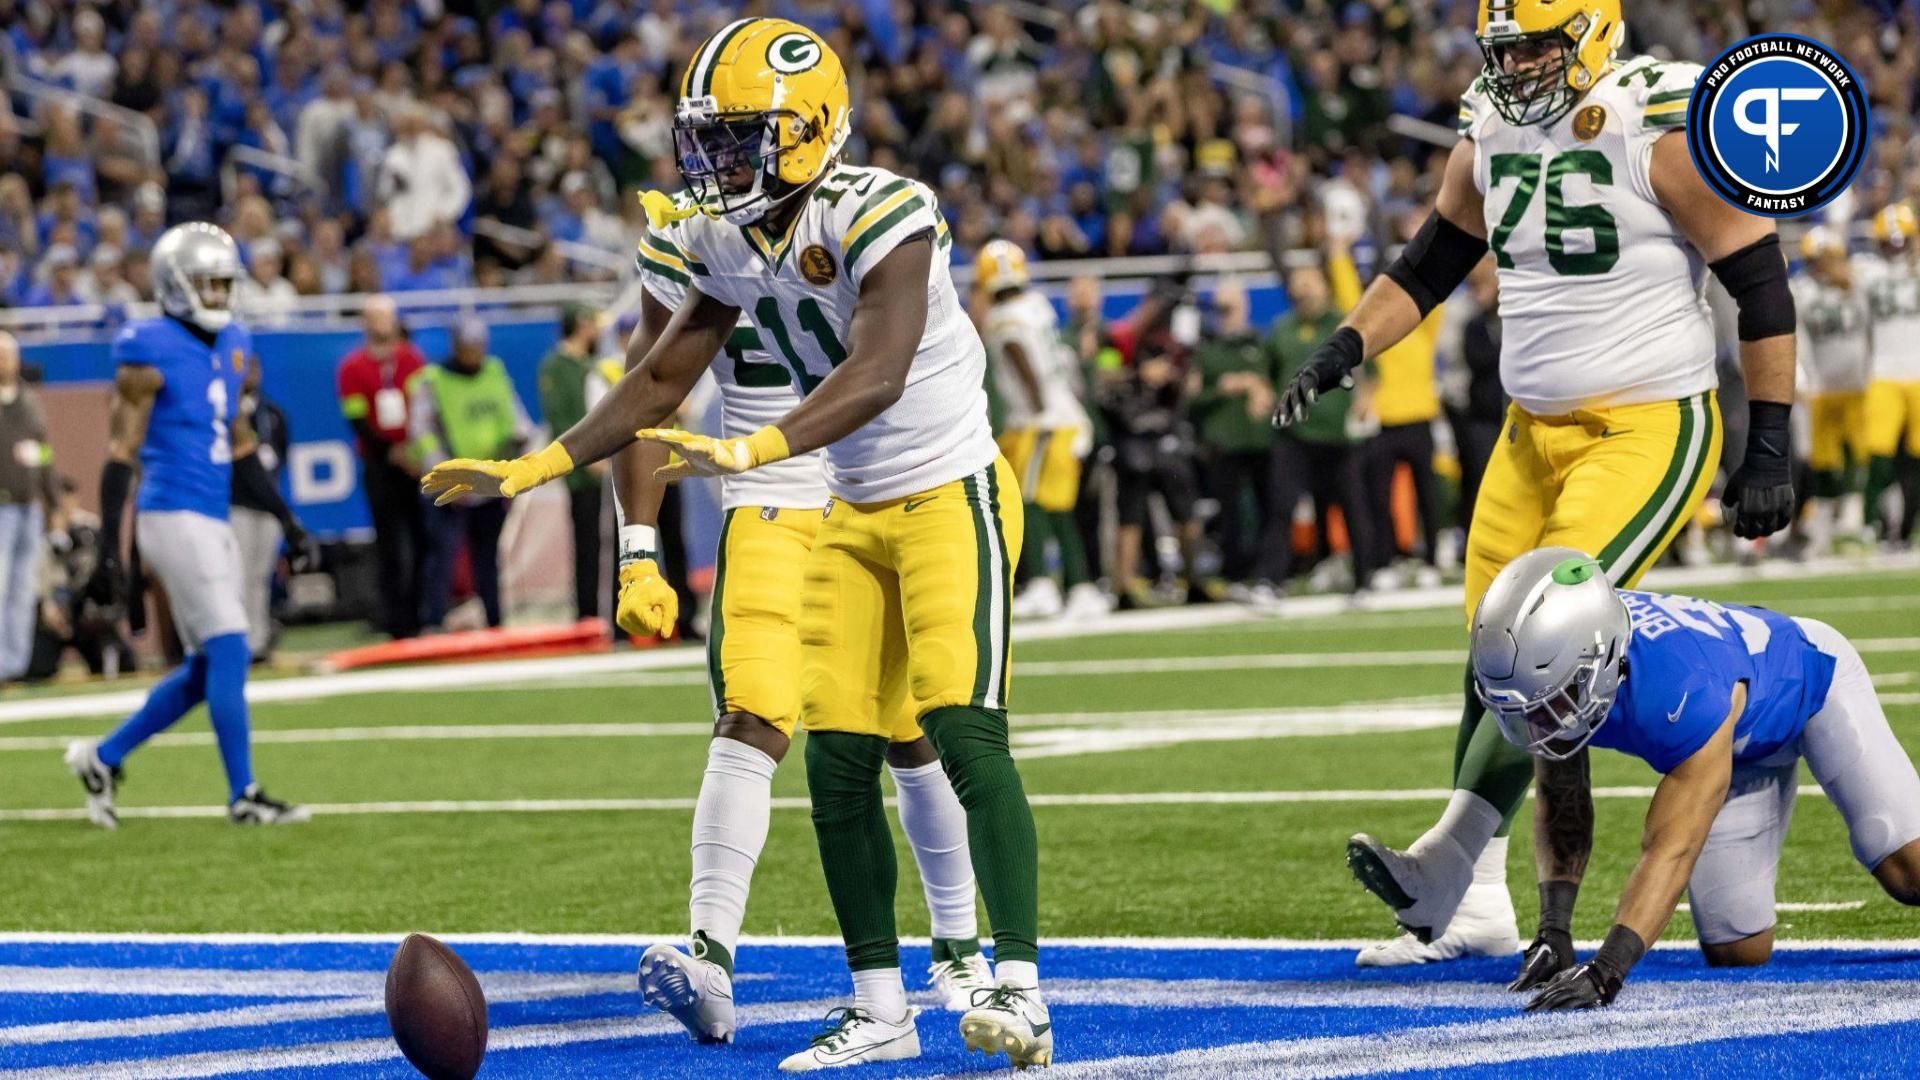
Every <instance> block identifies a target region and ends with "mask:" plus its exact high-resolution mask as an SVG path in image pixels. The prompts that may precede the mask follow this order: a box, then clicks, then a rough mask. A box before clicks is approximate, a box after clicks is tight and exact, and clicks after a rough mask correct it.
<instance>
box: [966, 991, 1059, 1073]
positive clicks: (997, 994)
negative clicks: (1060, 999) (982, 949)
mask: <svg viewBox="0 0 1920 1080" xmlns="http://www.w3.org/2000/svg"><path fill="white" fill-rule="evenodd" d="M960 1038H961V1039H962V1040H964V1041H965V1042H966V1044H967V1050H968V1051H969V1052H971V1051H974V1050H978V1051H980V1052H981V1053H983V1054H986V1055H987V1056H988V1057H992V1056H993V1055H995V1054H998V1053H1001V1052H1003V1051H1004V1052H1005V1053H1006V1055H1007V1060H1008V1061H1011V1062H1012V1063H1013V1067H1014V1068H1016V1069H1025V1068H1027V1067H1029V1066H1032V1065H1038V1066H1040V1067H1041V1068H1043V1069H1044V1068H1046V1067H1047V1066H1049V1065H1051V1064H1053V1019H1052V1018H1051V1017H1050V1016H1048V1015H1047V1006H1046V1003H1045V1002H1043V1001H1041V1000H1040V993H1039V991H1038V990H1035V989H1032V988H1023V987H1018V986H996V987H994V988H993V989H992V990H989V991H987V992H985V993H983V994H981V995H980V996H979V997H977V998H975V999H974V1007H973V1008H971V1009H968V1010H967V1012H966V1014H965V1015H964V1016H962V1017H960Z"/></svg>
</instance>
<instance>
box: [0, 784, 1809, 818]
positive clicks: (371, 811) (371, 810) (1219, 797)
mask: <svg viewBox="0 0 1920 1080" xmlns="http://www.w3.org/2000/svg"><path fill="white" fill-rule="evenodd" d="M1653 791H1654V789H1653V788H1652V787H1598V788H1594V789H1593V797H1594V798H1596V799H1650V798H1652V797H1653ZM1452 794H1453V792H1452V791H1450V790H1449V789H1447V788H1382V789H1371V790H1349V791H1116V792H1107V793H1094V794H1078V795H1048V794H1033V795H1029V796H1027V801H1028V802H1029V803H1031V804H1032V805H1034V806H1039V807H1048V808H1056V807H1085V806H1116V807H1144V806H1278V805H1286V804H1292V803H1371V802H1445V801H1446V800H1447V799H1448V798H1449V797H1450V796H1451V795H1452ZM1800 794H1802V795H1805V796H1808V797H1810V798H1822V797H1824V796H1825V792H1823V791H1821V790H1820V788H1819V787H1818V786H1817V785H1814V784H1805V785H1802V786H1801V788H1800ZM887 801H888V802H892V801H893V800H891V799H889V800H887ZM772 805H773V809H775V810H806V809H809V808H810V806H811V804H810V803H808V801H807V800H806V799H803V798H794V797H782V798H775V799H774V800H773V801H772ZM693 806H694V800H693V799H485V800H480V799H426V800H416V801H409V802H358V803H311V804H308V809H310V810H312V811H313V812H314V814H316V815H319V816H323V817H324V816H332V817H349V816H352V817H357V816H366V815H388V814H579V813H608V812H639V811H670V812H674V813H686V812H689V811H691V810H692V809H693ZM226 813H227V811H226V808H225V807H223V806H206V805H201V806H122V807H120V816H121V817H123V818H167V819H174V818H222V817H225V816H226ZM86 816H87V815H86V811H85V810H84V809H83V808H80V807H65V806H62V807H41V808H31V809H10V810H0V822H25V821H84V820H85V819H86Z"/></svg>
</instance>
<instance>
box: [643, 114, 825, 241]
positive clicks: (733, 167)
mask: <svg viewBox="0 0 1920 1080" xmlns="http://www.w3.org/2000/svg"><path fill="white" fill-rule="evenodd" d="M783 134H785V135H788V136H790V137H789V138H782V135H783ZM810 135H811V131H810V127H809V124H808V122H807V121H805V120H802V119H801V118H800V116H799V114H797V113H795V112H793V111H792V110H788V109H776V110H769V111H766V112H754V113H745V114H741V115H738V116H721V115H718V114H717V113H716V112H715V111H714V108H713V99H712V98H692V99H684V100H682V101H681V103H680V105H679V107H678V108H677V109H676V110H675V112H674V119H673V145H674V154H675V159H676V160H677V161H678V163H679V166H680V176H681V179H683V180H685V181H686V184H687V189H688V191H689V192H690V193H691V194H692V195H693V198H694V202H695V204H696V205H697V206H699V207H700V209H701V211H702V212H704V213H706V214H708V215H710V216H713V217H719V218H724V219H725V220H726V221H727V222H728V223H729V224H733V225H750V224H752V223H753V222H756V221H758V220H760V219H761V218H763V217H765V216H766V215H767V214H768V213H769V212H770V211H772V209H773V208H774V207H775V206H776V205H778V204H779V203H781V202H783V201H785V200H786V199H787V198H788V197H790V196H792V195H793V194H794V193H795V192H797V191H799V190H800V189H801V188H802V187H804V186H805V185H796V184H791V183H789V182H787V181H786V180H784V179H782V178H781V175H780V160H781V156H782V155H783V154H785V153H786V152H787V151H788V150H789V149H791V148H793V147H795V146H797V145H798V144H800V143H801V142H803V141H805V140H806V139H807V138H808V137H809V136H810Z"/></svg>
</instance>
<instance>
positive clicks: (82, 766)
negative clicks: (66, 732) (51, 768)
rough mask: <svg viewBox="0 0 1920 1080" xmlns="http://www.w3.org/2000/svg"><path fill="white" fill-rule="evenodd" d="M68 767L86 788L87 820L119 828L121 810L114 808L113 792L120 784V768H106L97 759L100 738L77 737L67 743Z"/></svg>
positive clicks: (104, 827) (102, 825) (98, 756)
mask: <svg viewBox="0 0 1920 1080" xmlns="http://www.w3.org/2000/svg"><path fill="white" fill-rule="evenodd" d="M67 769H68V770H69V771H70V772H72V773H73V775H75V776H77V777H79V778H80V784H81V786H82V787H84V788H86V789H87V820H88V821H91V822H93V823H94V824H95V825H98V826H100V827H101V828H103V829H109V830H111V829H117V828H119V827H120V813H119V811H118V810H116V809H115V808H114V805H113V796H114V792H115V791H116V790H118V788H119V786H120V770H119V769H118V768H117V767H116V768H108V767H107V765H106V763H105V762H103V761H101V760H100V744H99V742H97V741H95V740H93V739H78V740H75V741H74V742H71V743H68V744H67Z"/></svg>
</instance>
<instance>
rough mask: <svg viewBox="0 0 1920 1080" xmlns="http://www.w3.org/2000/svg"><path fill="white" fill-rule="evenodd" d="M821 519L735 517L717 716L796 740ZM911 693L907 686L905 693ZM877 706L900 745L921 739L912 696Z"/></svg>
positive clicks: (814, 515) (717, 604)
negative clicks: (749, 720) (751, 720)
mask: <svg viewBox="0 0 1920 1080" xmlns="http://www.w3.org/2000/svg"><path fill="white" fill-rule="evenodd" d="M821 516H822V515H821V512H820V511H818V510H795V509H782V508H777V507H771V506H768V507H757V506H744V507H736V508H735V509H732V510H729V511H727V514H726V518H725V522H724V524H722V525H721V527H720V550H719V559H718V561H717V563H716V565H715V567H714V577H713V603H712V607H711V611H712V619H711V625H710V626H709V627H708V630H707V684H708V686H709V688H710V689H711V690H712V691H713V709H714V714H715V715H716V716H718V715H724V714H726V713H736V712H738V713H750V714H752V715H754V716H757V717H759V718H760V719H762V720H765V721H766V722H767V723H769V724H771V725H773V726H774V727H775V728H778V729H779V731H780V733H781V734H782V735H785V736H787V737H789V738H791V737H792V736H793V729H794V726H795V724H796V723H797V722H798V721H799V719H800V678H799V674H800V602H801V596H800V594H801V582H802V579H803V578H804V577H805V575H806V567H807V559H808V557H809V555H810V553H811V552H812V551H813V545H814V538H815V536H816V535H817V534H818V533H819V531H820V519H821ZM900 689H901V690H902V691H904V684H902V687H901V688H900ZM876 707H879V708H880V715H882V716H885V717H887V719H888V725H889V726H888V728H887V730H886V731H885V732H884V734H886V735H887V736H888V737H889V738H891V739H892V740H893V741H895V742H912V741H913V740H915V739H918V738H920V735H921V732H920V724H919V721H918V716H919V710H918V709H916V708H915V707H914V703H913V702H912V700H910V699H908V698H906V697H905V696H898V697H890V698H888V699H886V700H885V701H884V702H882V703H878V704H877V706H876Z"/></svg>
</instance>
